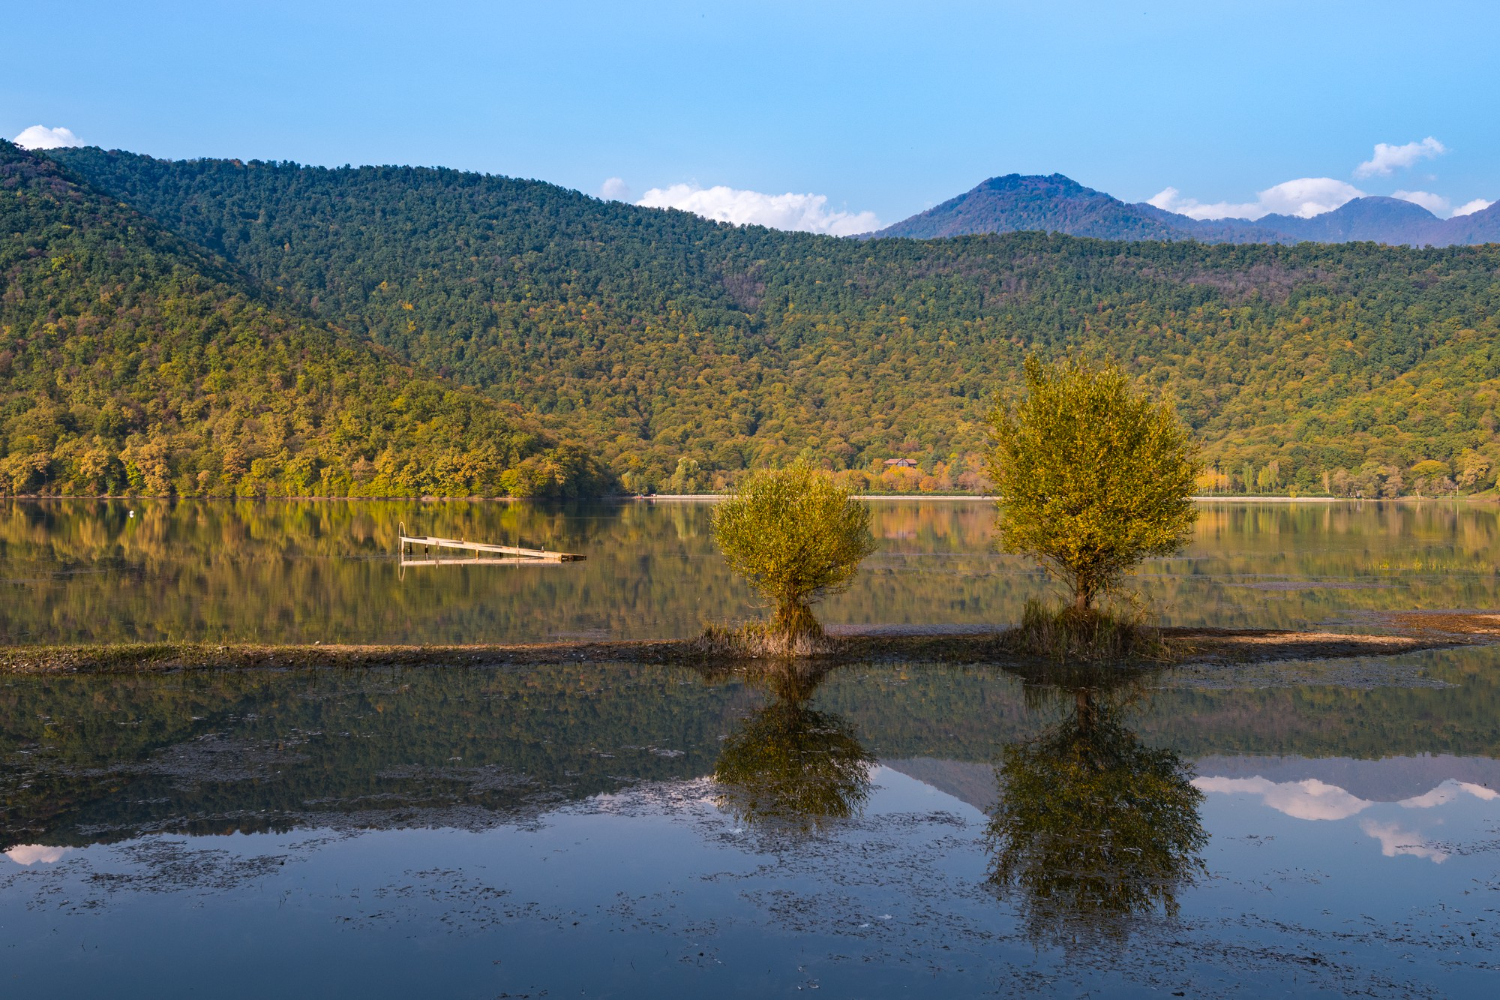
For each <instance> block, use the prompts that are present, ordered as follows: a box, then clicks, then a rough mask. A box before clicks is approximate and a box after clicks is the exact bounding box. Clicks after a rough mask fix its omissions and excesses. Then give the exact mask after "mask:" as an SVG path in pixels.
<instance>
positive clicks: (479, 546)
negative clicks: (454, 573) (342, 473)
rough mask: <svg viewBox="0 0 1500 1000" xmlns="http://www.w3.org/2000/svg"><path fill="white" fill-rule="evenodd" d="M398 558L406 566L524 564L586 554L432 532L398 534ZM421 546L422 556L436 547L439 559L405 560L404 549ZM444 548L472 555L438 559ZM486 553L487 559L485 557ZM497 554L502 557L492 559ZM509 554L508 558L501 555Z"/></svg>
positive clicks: (414, 549)
mask: <svg viewBox="0 0 1500 1000" xmlns="http://www.w3.org/2000/svg"><path fill="white" fill-rule="evenodd" d="M400 537H401V561H402V562H403V563H404V564H406V565H408V566H437V565H447V564H448V563H456V562H462V563H465V564H467V565H471V566H472V565H474V564H476V563H477V564H478V565H481V566H486V565H489V566H500V565H506V566H514V565H522V564H526V563H539V562H542V563H565V562H581V561H582V560H583V559H585V558H587V557H586V556H582V555H579V554H578V553H576V552H552V551H550V550H548V549H523V548H521V547H519V546H516V545H491V544H489V543H488V542H471V541H468V540H467V539H464V538H439V537H437V536H436V535H408V534H406V533H405V532H402V534H401V536H400ZM418 548H421V549H422V551H423V554H424V555H431V554H432V551H433V550H434V549H436V550H437V551H438V555H439V557H440V558H437V559H422V560H414V559H411V560H409V559H407V551H408V549H410V550H411V554H413V555H415V554H416V553H417V550H418ZM444 549H457V550H459V551H462V552H472V553H474V555H473V557H472V558H469V557H464V558H461V559H442V558H441V555H442V551H443V550H444ZM486 556H488V557H489V558H485V557H486ZM496 556H500V557H502V558H498V559H497V558H495V557H496ZM505 556H510V558H509V559H506V558H503V557H505Z"/></svg>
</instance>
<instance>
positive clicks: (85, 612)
mask: <svg viewBox="0 0 1500 1000" xmlns="http://www.w3.org/2000/svg"><path fill="white" fill-rule="evenodd" d="M0 503H3V505H0V588H3V591H0V593H3V598H4V599H3V600H0V640H3V641H6V642H11V643H51V642H95V641H142V640H156V639H173V640H238V641H262V642H315V641H321V642H370V643H385V642H421V643H461V642H524V641H540V640H556V639H572V638H619V639H653V638H672V637H681V636H687V635H693V634H696V633H697V632H698V631H699V630H700V629H701V628H702V627H703V625H704V624H706V623H709V622H726V621H736V620H739V619H743V618H746V617H750V616H753V615H755V614H756V613H757V612H758V609H757V607H756V601H755V599H754V597H753V595H752V594H751V593H750V592H749V590H748V589H747V588H746V587H745V586H744V585H743V584H741V583H740V582H739V581H738V580H736V579H734V578H733V577H731V575H730V574H729V573H728V571H727V570H726V568H725V567H724V564H723V562H722V560H720V559H719V557H718V555H717V554H716V553H715V551H714V548H713V541H712V537H711V533H710V528H709V518H710V513H711V506H710V505H709V504H706V503H682V502H675V503H673V502H659V503H654V504H652V503H643V502H627V503H616V504H595V505H580V506H576V507H546V506H537V505H530V504H513V505H508V504H496V503H402V502H389V503H371V502H343V501H327V502H304V503H299V502H279V503H278V502H245V503H233V502H228V501H225V502H190V503H189V502H183V503H176V504H173V503H168V502H159V501H145V500H142V501H132V502H131V503H129V504H127V503H124V502H119V501H48V502H31V503H27V502H16V501H7V502H0ZM873 508H874V512H875V516H874V532H875V535H876V538H877V539H878V542H879V546H880V547H879V550H878V551H877V552H876V554H875V555H874V556H872V557H871V558H870V559H869V560H868V561H867V563H866V567H865V569H864V571H863V572H862V573H861V575H860V577H859V578H858V579H857V580H856V582H855V584H854V586H853V588H852V589H851V590H850V591H849V592H848V593H847V594H843V595H840V596H838V597H836V598H833V599H831V600H829V601H828V602H827V603H826V604H825V605H823V607H822V609H821V614H822V615H823V617H824V619H825V620H826V621H827V622H829V623H832V624H842V625H858V626H881V625H908V626H909V625H993V624H1007V623H1010V622H1013V621H1015V620H1016V619H1017V618H1018V617H1019V615H1020V610H1021V607H1022V605H1023V604H1024V603H1025V600H1026V598H1027V597H1030V596H1035V595H1036V594H1038V593H1044V592H1045V590H1046V587H1047V584H1046V581H1045V580H1043V579H1042V578H1041V576H1040V575H1039V574H1037V573H1036V572H1035V571H1034V570H1033V569H1032V568H1031V567H1030V566H1029V565H1028V564H1027V563H1026V562H1025V561H1023V560H1020V559H1017V558H1014V557H1010V556H1002V555H998V554H995V553H994V552H993V551H992V535H993V532H992V522H993V508H992V506H991V505H990V504H988V503H985V502H983V501H977V500H972V501H971V500H932V501H925V502H923V501H875V502H874V503H873ZM131 510H134V516H133V517H132V516H130V511H131ZM403 523H404V524H405V525H406V527H407V530H408V532H410V533H414V534H424V535H427V534H430V535H442V536H447V537H452V538H465V539H469V540H474V541H488V542H497V543H512V544H513V543H514V542H517V541H519V542H520V543H522V544H523V545H526V546H529V547H541V546H545V547H547V548H553V549H562V550H566V551H573V552H579V553H582V554H584V555H586V556H587V557H588V558H587V561H585V562H582V563H567V564H563V565H538V566H464V565H463V564H462V562H461V561H460V560H455V561H454V562H453V563H452V564H451V565H443V566H413V567H405V568H403V567H402V566H401V565H400V558H399V555H398V552H397V549H398V546H397V542H396V539H397V537H398V535H399V531H400V526H401V525H402V524H403ZM1497 568H1500V507H1496V506H1493V505H1489V504H1468V503H1457V504H1455V503H1439V502H1430V503H1422V504H1400V505H1394V504H1376V503H1368V504H1363V505H1360V504H1353V503H1348V504H1345V503H1338V504H1327V503H1305V504H1286V503H1267V504H1231V503H1223V504H1209V505H1206V506H1205V508H1204V515H1203V517H1202V519H1201V520H1200V522H1199V524H1198V528H1197V532H1196V535H1195V537H1194V540H1193V542H1192V544H1191V545H1189V547H1188V548H1187V549H1186V551H1185V552H1184V553H1183V554H1182V555H1180V556H1178V557H1176V558H1172V559H1158V560H1152V561H1150V562H1148V563H1147V564H1146V565H1145V567H1144V569H1143V570H1142V572H1141V573H1140V574H1139V575H1138V576H1137V578H1136V580H1135V583H1134V588H1135V589H1136V590H1137V591H1138V592H1139V593H1140V595H1141V596H1143V597H1144V598H1146V599H1148V600H1150V601H1152V602H1154V604H1155V606H1156V607H1157V608H1158V609H1159V610H1160V616H1161V618H1162V620H1163V621H1165V622H1167V623H1171V624H1181V625H1221V626H1265V627H1278V628H1287V627H1300V626H1306V625H1308V624H1311V623H1319V622H1323V623H1327V622H1334V623H1340V622H1342V623H1345V624H1354V625H1358V624H1359V623H1360V621H1361V620H1362V619H1361V616H1362V615H1366V614H1367V613H1369V612H1372V611H1378V610H1410V609H1413V608H1475V607H1491V606H1493V605H1494V603H1495V600H1494V592H1495V585H1496V580H1497V576H1496V574H1497V572H1500V569H1497Z"/></svg>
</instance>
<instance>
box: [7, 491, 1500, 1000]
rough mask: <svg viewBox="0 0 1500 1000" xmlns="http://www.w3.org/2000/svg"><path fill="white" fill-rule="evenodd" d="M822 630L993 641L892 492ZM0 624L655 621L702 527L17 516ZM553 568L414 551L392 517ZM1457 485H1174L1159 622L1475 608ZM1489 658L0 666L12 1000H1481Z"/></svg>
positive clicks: (351, 515)
mask: <svg viewBox="0 0 1500 1000" xmlns="http://www.w3.org/2000/svg"><path fill="white" fill-rule="evenodd" d="M877 509H878V514H877V519H876V530H877V534H878V535H879V536H880V538H881V539H882V546H883V547H882V551H881V553H880V554H879V555H878V556H877V557H876V558H875V559H874V560H873V562H874V568H873V571H872V572H870V573H868V574H866V575H865V577H864V578H863V579H862V582H861V584H860V585H859V587H857V588H856V589H855V590H854V591H852V592H851V593H850V594H848V595H846V596H845V597H843V598H841V599H840V600H839V601H838V602H836V603H833V604H831V605H830V606H829V607H828V609H827V611H828V616H829V617H830V618H831V619H832V620H834V621H840V622H845V623H851V624H906V623H917V624H950V623H992V622H996V621H1002V622H1003V621H1006V620H1008V619H1010V618H1013V617H1014V616H1015V611H1016V609H1017V608H1018V607H1019V603H1020V602H1021V601H1022V600H1023V599H1024V597H1025V596H1026V595H1027V594H1028V593H1031V592H1034V588H1035V587H1036V586H1037V585H1038V583H1037V581H1036V580H1035V578H1034V577H1032V576H1030V575H1029V574H1028V573H1027V571H1026V570H1025V568H1024V567H1023V566H1021V565H1019V564H1017V563H1014V562H1012V561H1009V560H1006V559H1003V558H1000V557H998V556H994V555H990V554H987V553H986V551H985V547H986V545H987V544H988V539H989V512H988V510H987V509H986V508H985V507H984V506H983V505H980V504H970V503H933V504H882V505H881V506H879V507H878V508H877ZM0 510H3V521H0V569H3V576H4V579H5V581H6V582H5V586H6V587H7V588H8V593H7V595H6V598H7V599H6V600H5V601H4V602H0V622H3V624H4V628H5V630H6V637H7V638H8V639H9V640H10V641H35V640H44V639H45V640H57V639H83V638H121V637H155V636H174V637H226V638H229V637H234V638H263V639H274V638H301V639H311V638H341V639H406V640H410V639H424V640H446V641H455V640H482V639H508V638H509V639H524V638H540V637H554V636H558V635H570V634H588V635H593V634H599V635H626V636H646V635H674V634H682V633H683V632H685V631H688V630H691V629H692V628H695V627H696V626H697V625H698V624H699V623H701V622H702V621H704V620H714V619H721V620H722V619H725V618H733V617H737V616H742V615H745V614H748V613H750V612H752V611H753V607H752V606H751V605H750V603H749V600H748V596H747V595H746V594H744V592H743V591H742V590H740V589H739V588H738V587H737V586H736V585H735V584H734V583H733V581H731V580H730V579H729V578H728V577H727V575H726V574H725V572H724V571H723V568H722V566H721V564H720V563H719V562H718V560H717V558H716V557H715V556H714V555H713V554H712V551H711V547H710V545H709V541H708V534H707V511H706V509H705V508H704V507H702V506H687V505H679V506H671V507H669V506H666V505H660V506H656V507H650V506H646V505H634V504H631V505H619V506H612V507H604V506H600V507H594V508H582V509H576V510H556V511H547V510H540V509H536V508H520V507H511V508H504V507H498V506H488V505H485V506H470V505H452V506H447V505H443V506H434V505H394V504H393V505H375V504H305V505H303V504H281V505H274V504H251V505H245V506H237V505H229V504H224V505H213V504H196V505H188V504H181V505H177V506H175V507H171V506H166V505H160V506H155V507H152V506H147V505H140V506H137V507H136V516H135V517H134V518H130V517H128V516H127V514H128V508H126V507H123V506H118V505H112V504H61V503H59V504H13V505H10V506H8V507H5V508H0ZM418 517H421V518H423V519H424V520H423V521H422V522H419V524H420V526H419V527H415V528H414V529H413V530H418V531H424V532H425V531H431V532H433V533H442V534H451V535H460V536H464V537H469V538H477V537H483V538H493V539H502V538H514V537H519V538H520V539H521V540H522V541H523V542H525V543H529V544H540V543H544V542H545V543H546V544H548V545H549V547H552V546H555V547H558V548H570V549H574V550H577V551H582V552H585V553H587V554H588V555H589V560H588V562H586V563H582V564H574V565H565V566H551V567H521V568H517V567H475V566H470V567H463V566H457V565H454V566H441V567H407V568H406V569H405V571H404V572H403V569H402V567H401V566H400V565H399V560H397V559H396V557H395V555H394V536H395V533H396V529H397V524H398V523H399V522H400V521H402V520H405V521H406V522H407V524H408V527H412V526H413V521H415V520H416V518H418ZM1495 529H1496V521H1495V514H1494V513H1493V512H1492V511H1491V510H1490V509H1488V508H1483V507H1477V506H1476V507H1465V506H1461V507H1458V508H1454V507H1452V506H1441V505H1422V506H1403V507H1386V506H1367V507H1365V508H1362V509H1361V508H1356V507H1352V506H1334V507H1330V506H1327V505H1305V506H1281V505H1277V506H1272V505H1265V506H1261V507H1244V506H1230V505H1224V506H1222V507H1216V508H1210V509H1209V510H1208V511H1207V513H1206V516H1205V518H1204V520H1203V523H1202V525H1201V527H1200V531H1199V534H1198V537H1197V539H1196V540H1195V542H1194V544H1193V546H1192V547H1191V549H1190V550H1189V552H1188V553H1187V554H1186V555H1185V556H1184V557H1182V558H1179V559H1173V560H1163V561H1161V562H1158V563H1155V564H1153V565H1152V566H1150V567H1149V568H1148V573H1147V575H1146V576H1145V577H1144V578H1143V580H1142V583H1141V586H1142V589H1143V590H1144V591H1145V593H1146V594H1147V595H1148V596H1151V597H1153V598H1154V599H1156V600H1158V601H1159V602H1161V603H1162V604H1164V605H1166V606H1167V611H1166V615H1167V616H1168V617H1169V618H1171V619H1172V620H1176V621H1184V622H1207V623H1212V624H1239V623H1252V624H1296V623H1306V622H1334V623H1343V624H1346V625H1347V624H1356V625H1357V624H1359V623H1360V622H1361V621H1362V617H1361V616H1367V615H1368V614H1369V613H1370V612H1373V611H1377V610H1380V609H1391V608H1403V609H1404V608H1412V607H1428V608H1456V607H1477V608H1487V607H1494V606H1495V604H1496V603H1497V602H1496V600H1495V598H1494V584H1495V578H1494V573H1495V565H1496V555H1497V554H1500V553H1497V552H1496V551H1495V550H1496V541H1495ZM1497 789H1500V648H1497V647H1475V648H1469V649H1461V650H1450V651H1443V652H1433V653H1425V654H1417V655H1411V656H1405V657H1396V658H1385V659H1370V660H1363V661H1357V662H1341V663H1330V664H1326V665H1321V666H1320V665H1316V664H1301V665H1295V670H1288V671H1278V670H1275V669H1272V670H1268V669H1266V668H1256V669H1254V670H1240V671H1229V670H1213V671H1205V670H1181V671H1170V670H1168V671H1158V672H1154V673H1150V674H1146V675H1142V676H1137V677H1120V676H1119V675H1118V674H1114V675H1110V676H1107V677H1098V676H1089V675H1087V674H1081V675H1070V676H1067V677H1064V678H1058V677H1056V676H1053V677H1045V676H1038V675H1037V674H1036V673H1035V672H1034V671H1028V670H1026V669H1024V668H1023V667H1021V666H1020V665H1016V664H1010V665H1006V664H995V665H977V666H971V667H953V666H937V665H910V666H890V665H868V666H850V667H842V668H838V669H836V670H833V671H831V672H828V673H826V674H822V675H819V674H777V675H769V676H767V675H752V676H747V675H744V674H737V673H733V672H729V671H726V670H724V669H722V668H718V667H716V666H715V665H714V664H704V665H702V666H701V667H698V668H687V667H649V666H641V665H625V664H604V665H600V664H565V665H558V666H552V667H540V668H527V669H473V668H464V667H434V668H427V669H421V670H395V669H391V670H382V669H373V670H361V671H327V672H274V671H260V672H240V673H215V672H188V673H176V674H165V675H154V676H125V675H122V676H75V677H50V678H42V677H27V676H11V677H3V678H0V996H4V997H9V996H16V997H22V996H24V997H75V996H119V997H152V998H161V997H187V996H201V995H213V996H223V997H264V996H318V997H356V996H357V997H372V996H374V997H386V996H391V997H397V996H400V997H407V996H442V997H484V998H488V997H522V996H526V997H542V996H550V997H559V996H616V997H653V998H655V997H699V996H744V997H764V996H777V995H792V994H796V993H799V992H805V991H808V990H812V989H818V990H820V991H823V992H820V994H819V995H826V996H837V997H872V998H879V997H892V996H1059V997H1075V996H1080V995H1093V996H1125V997H1134V996H1139V997H1146V996H1152V997H1160V996H1173V995H1182V996H1190V997H1205V996H1222V997H1247V996H1256V997H1259V996H1271V995H1293V996H1329V997H1342V996H1379V997H1410V996H1434V997H1466V996H1475V997H1488V996H1494V995H1497V994H1500V864H1497V862H1500V794H1497Z"/></svg>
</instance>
